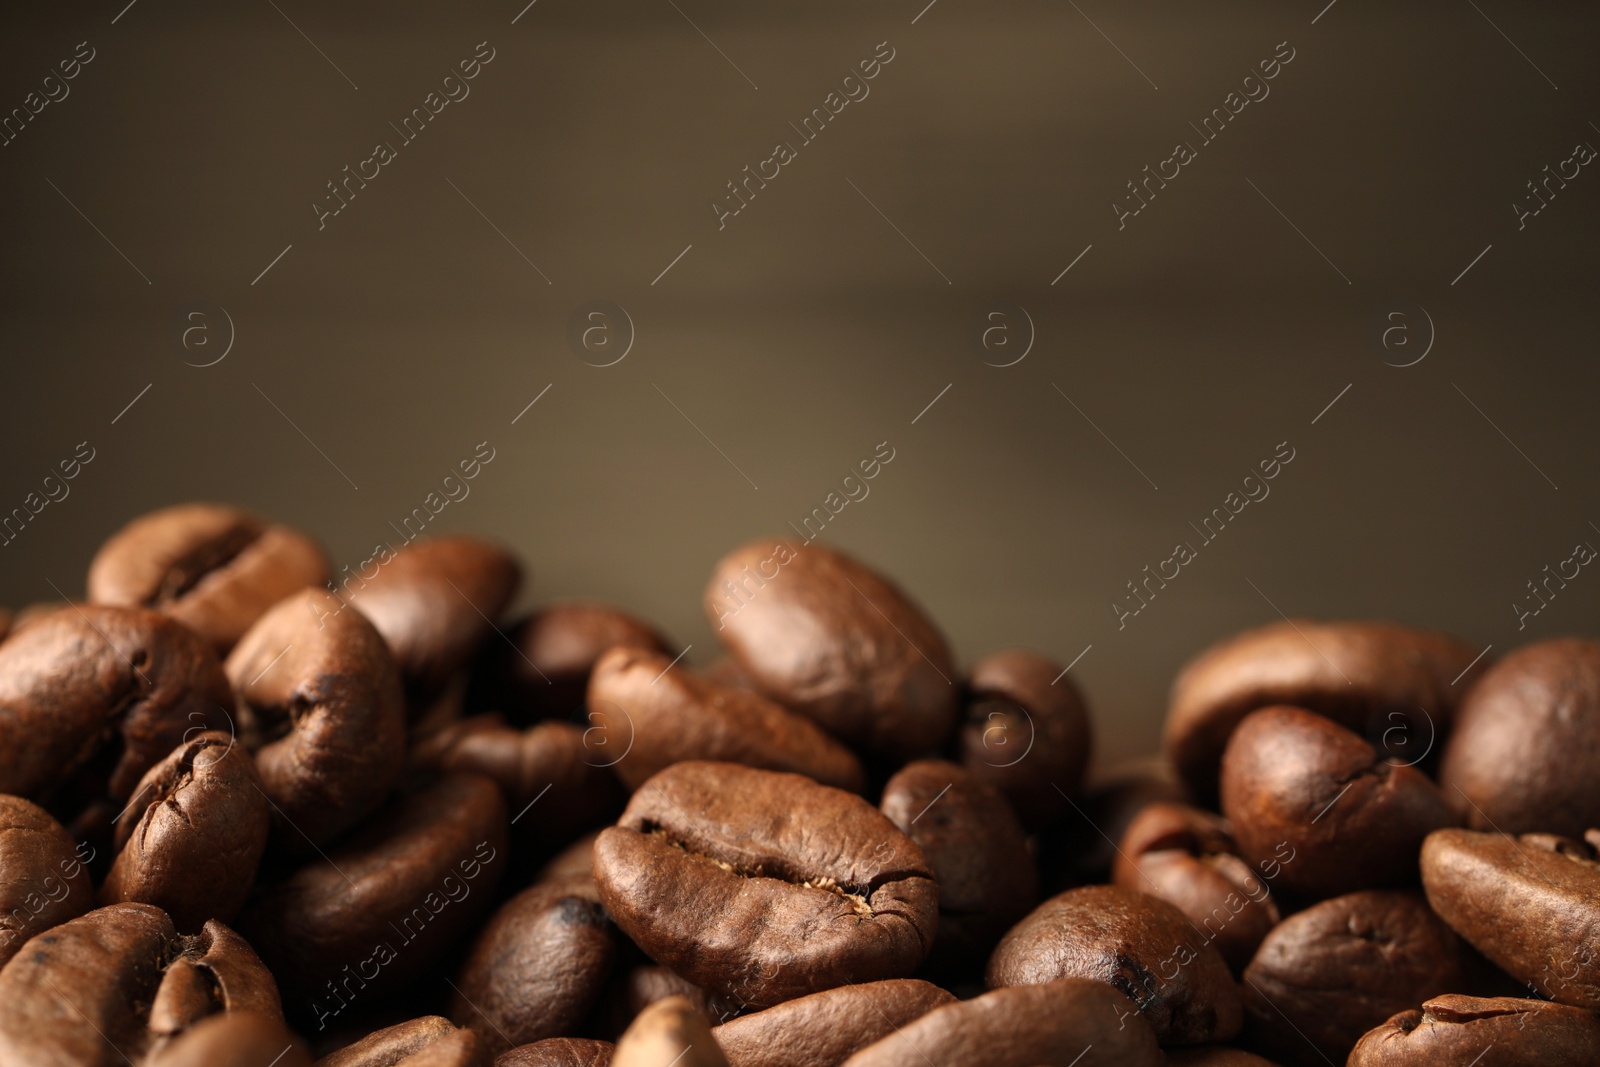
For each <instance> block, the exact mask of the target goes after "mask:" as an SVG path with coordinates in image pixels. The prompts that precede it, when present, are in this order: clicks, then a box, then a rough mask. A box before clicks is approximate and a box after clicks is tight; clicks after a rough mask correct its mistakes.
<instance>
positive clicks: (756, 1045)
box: [711, 978, 956, 1067]
mask: <svg viewBox="0 0 1600 1067" xmlns="http://www.w3.org/2000/svg"><path fill="white" fill-rule="evenodd" d="M955 999H956V998H955V997H953V996H951V995H950V994H949V993H947V992H945V991H944V990H943V989H940V988H939V987H938V986H936V985H931V984H929V983H928V982H922V981H918V980H917V979H914V978H890V979H888V980H887V981H883V982H864V983H862V984H861V985H849V986H840V987H839V988H838V989H830V990H828V991H827V992H825V993H813V994H811V995H810V996H808V997H800V998H799V999H797V1000H791V1001H787V1002H786V1003H783V1004H779V1005H777V1006H776V1007H772V1008H768V1009H767V1010H766V1011H758V1012H755V1013H754V1014H752V1015H746V1016H743V1017H742V1018H738V1019H734V1020H733V1021H732V1022H726V1023H723V1024H722V1025H721V1026H715V1027H712V1029H711V1036H712V1037H714V1038H716V1039H717V1044H718V1045H719V1046H721V1048H722V1053H723V1055H725V1056H726V1057H727V1058H728V1063H729V1064H730V1065H731V1067H838V1064H840V1063H843V1062H844V1061H845V1060H846V1059H848V1058H850V1056H852V1055H854V1054H855V1053H857V1052H860V1051H861V1050H862V1049H864V1048H866V1047H867V1046H868V1045H871V1044H873V1043H874V1042H876V1041H878V1040H881V1039H882V1038H885V1037H888V1036H889V1035H890V1034H892V1033H894V1032H895V1031H896V1030H898V1029H900V1028H901V1027H903V1026H905V1025H906V1024H907V1023H910V1022H911V1021H912V1020H913V1019H917V1018H919V1017H921V1016H923V1015H926V1014H927V1013H928V1012H930V1011H933V1010H934V1009H935V1008H942V1007H943V1006H944V1005H946V1004H953V1003H955Z"/></svg>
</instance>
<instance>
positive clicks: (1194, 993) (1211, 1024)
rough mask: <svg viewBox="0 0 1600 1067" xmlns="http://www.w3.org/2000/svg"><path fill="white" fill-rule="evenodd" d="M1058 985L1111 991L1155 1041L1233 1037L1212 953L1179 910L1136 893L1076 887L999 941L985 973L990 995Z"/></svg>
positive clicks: (1235, 1010) (1233, 1016)
mask: <svg viewBox="0 0 1600 1067" xmlns="http://www.w3.org/2000/svg"><path fill="white" fill-rule="evenodd" d="M1058 978H1088V979H1093V980H1095V981H1099V982H1104V983H1106V984H1107V985H1109V986H1111V987H1112V988H1114V989H1116V990H1117V991H1118V992H1120V993H1121V994H1123V995H1124V996H1126V997H1128V998H1129V999H1131V1000H1132V1001H1133V1002H1134V1004H1135V1005H1137V1007H1138V1010H1139V1012H1140V1013H1141V1014H1142V1015H1143V1016H1144V1019H1145V1021H1146V1022H1147V1023H1149V1024H1150V1027H1151V1029H1152V1030H1154V1031H1155V1034H1156V1037H1157V1038H1159V1039H1160V1041H1161V1043H1162V1044H1171V1045H1198V1044H1204V1043H1205V1042H1208V1041H1226V1040H1227V1039H1229V1038H1231V1037H1233V1036H1234V1035H1235V1034H1237V1033H1238V1032H1239V1027H1240V1024H1241V1009H1240V1001H1239V987H1238V986H1237V985H1236V984H1235V983H1234V980H1233V976H1232V975H1230V974H1229V973H1228V965H1227V964H1226V963H1224V962H1223V959H1222V956H1221V955H1220V954H1218V952H1217V950H1216V948H1214V947H1213V946H1212V945H1211V944H1210V943H1209V941H1208V940H1207V939H1206V938H1205V936H1204V935H1203V934H1201V933H1200V931H1198V930H1197V929H1196V928H1195V927H1194V925H1193V924H1192V923H1190V922H1189V919H1188V918H1187V917H1186V916H1185V915H1184V914H1183V912H1181V911H1179V910H1178V909H1177V908H1176V907H1174V906H1173V905H1171V904H1169V903H1167V902H1166V901H1164V900H1161V899H1158V898H1156V897H1152V896H1149V895H1148V894H1145V893H1136V892H1133V891H1132V890H1128V889H1120V888H1118V887H1116V886H1084V887H1082V888H1080V889H1069V890H1068V891H1067V892H1065V893H1062V894H1061V895H1060V896H1056V897H1052V898H1051V899H1049V900H1047V901H1045V902H1044V903H1043V904H1041V905H1039V906H1038V907H1037V908H1035V909H1034V910H1033V912H1032V913H1031V914H1029V916H1028V917H1027V918H1026V919H1023V920H1022V921H1021V922H1020V923H1018V924H1017V925H1016V926H1015V927H1013V928H1012V929H1011V932H1010V933H1008V934H1006V936H1005V937H1004V938H1003V939H1002V940H1001V942H1000V944H999V946H998V947H996V948H995V950H994V955H993V956H991V957H990V959H989V968H988V972H987V974H986V975H985V981H986V982H987V983H988V984H989V986H990V987H991V988H995V987H1000V986H1015V985H1038V984H1040V983H1043V982H1050V981H1054V980H1055V979H1058Z"/></svg>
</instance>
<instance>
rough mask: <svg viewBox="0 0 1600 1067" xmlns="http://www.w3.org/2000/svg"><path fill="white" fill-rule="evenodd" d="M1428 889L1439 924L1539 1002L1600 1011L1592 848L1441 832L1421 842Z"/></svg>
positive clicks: (1598, 900)
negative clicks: (1523, 985)
mask: <svg viewBox="0 0 1600 1067" xmlns="http://www.w3.org/2000/svg"><path fill="white" fill-rule="evenodd" d="M1593 785H1594V783H1593V781H1592V780H1591V782H1590V787H1591V788H1593ZM1422 884H1423V887H1424V888H1425V889H1426V890H1427V893H1428V901H1429V903H1431V904H1432V905H1433V908H1434V910H1435V911H1437V912H1438V913H1439V915H1440V917H1441V918H1442V919H1443V920H1444V921H1445V922H1447V923H1449V924H1450V926H1451V927H1452V928H1454V930H1455V931H1456V933H1458V934H1460V935H1461V936H1462V937H1464V938H1466V939H1467V940H1468V941H1470V942H1472V944H1473V946H1474V947H1475V948H1477V949H1478V951H1480V952H1482V953H1483V954H1484V955H1485V956H1487V957H1489V959H1491V960H1493V961H1494V962H1495V963H1497V964H1498V965H1499V966H1500V967H1501V968H1502V969H1503V970H1504V971H1505V972H1506V973H1507V974H1509V975H1511V976H1512V977H1513V978H1515V979H1517V980H1518V981H1519V982H1524V983H1526V984H1527V985H1528V987H1529V988H1530V989H1532V990H1533V991H1534V992H1535V993H1537V994H1538V995H1539V996H1541V997H1548V998H1550V999H1551V1000H1555V1001H1560V1002H1561V1003H1563V1004H1571V1005H1573V1006H1574V1007H1579V1008H1584V1009H1586V1010H1588V1011H1600V862H1596V851H1595V846H1593V845H1591V844H1588V843H1585V842H1583V841H1574V840H1571V839H1570V838H1562V837H1556V836H1554V835H1551V834H1523V835H1522V836H1521V837H1517V838H1511V837H1504V836H1501V835H1500V834H1484V833H1476V832H1474V831H1471V830H1440V831H1439V832H1438V833H1436V834H1431V835H1429V837H1428V840H1427V841H1425V842H1424V843H1423V845H1422ZM1413 1003H1415V1001H1413Z"/></svg>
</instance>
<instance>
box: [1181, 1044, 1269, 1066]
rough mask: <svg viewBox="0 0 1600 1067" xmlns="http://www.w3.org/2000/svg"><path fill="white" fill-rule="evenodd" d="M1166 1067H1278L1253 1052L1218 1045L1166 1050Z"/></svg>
mask: <svg viewBox="0 0 1600 1067" xmlns="http://www.w3.org/2000/svg"><path fill="white" fill-rule="evenodd" d="M1166 1067H1278V1065H1277V1064H1275V1063H1273V1062H1272V1061H1271V1060H1267V1059H1262V1058H1261V1057H1260V1056H1257V1055H1256V1054H1255V1053H1253V1052H1246V1051H1244V1050H1243V1049H1238V1048H1224V1047H1222V1046H1220V1045H1217V1046H1210V1047H1202V1048H1169V1049H1167V1063H1166Z"/></svg>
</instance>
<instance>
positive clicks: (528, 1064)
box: [494, 1037, 617, 1067]
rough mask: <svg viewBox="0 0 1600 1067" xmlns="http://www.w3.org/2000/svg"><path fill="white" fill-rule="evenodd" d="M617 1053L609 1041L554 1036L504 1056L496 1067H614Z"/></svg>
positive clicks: (500, 1057) (495, 1062) (501, 1056)
mask: <svg viewBox="0 0 1600 1067" xmlns="http://www.w3.org/2000/svg"><path fill="white" fill-rule="evenodd" d="M616 1051H617V1046H615V1045H613V1044H612V1043H611V1042H609V1041H593V1040H590V1039H588V1038H582V1037H551V1038H546V1039H545V1040H543V1041H535V1042H532V1043H531V1044H527V1045H518V1046H517V1047H516V1048H514V1049H511V1050H510V1051H509V1052H502V1053H500V1055H498V1056H496V1057H495V1058H494V1067H611V1059H612V1057H613V1056H615V1055H616Z"/></svg>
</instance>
